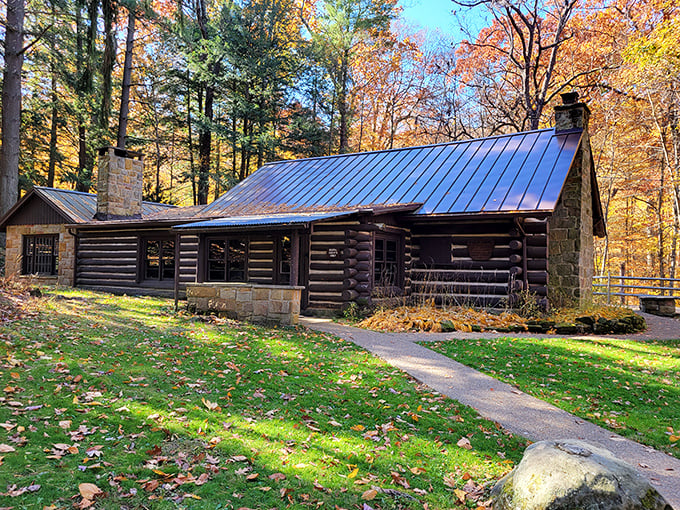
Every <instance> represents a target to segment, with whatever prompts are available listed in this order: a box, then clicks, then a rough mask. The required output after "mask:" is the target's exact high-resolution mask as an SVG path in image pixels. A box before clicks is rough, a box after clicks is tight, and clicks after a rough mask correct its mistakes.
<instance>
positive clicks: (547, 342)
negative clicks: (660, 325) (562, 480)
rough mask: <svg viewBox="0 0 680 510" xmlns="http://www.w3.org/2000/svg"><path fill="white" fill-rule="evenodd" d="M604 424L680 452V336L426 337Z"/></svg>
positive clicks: (495, 374)
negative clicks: (661, 339)
mask: <svg viewBox="0 0 680 510" xmlns="http://www.w3.org/2000/svg"><path fill="white" fill-rule="evenodd" d="M423 345H425V346H427V347H429V348H431V349H434V350H435V351H437V352H440V353H442V354H445V355H446V356H448V357H450V358H452V359H455V360H456V361H458V362H460V363H462V364H464V365H467V366H469V367H472V368H475V369H478V370H480V371H482V372H484V373H486V374H488V375H490V376H492V377H495V378H497V379H500V380H502V381H505V382H507V383H509V384H512V385H514V386H516V387H517V388H519V389H521V390H522V391H524V392H526V393H528V394H530V395H533V396H535V397H538V398H540V399H542V400H545V401H547V402H550V403H552V404H554V405H556V406H557V407H560V408H562V409H564V410H565V411H568V412H570V413H573V414H575V415H577V416H580V417H582V418H585V419H587V420H589V421H592V422H593V423H596V424H598V425H600V426H602V427H604V428H607V429H609V430H612V431H614V432H617V433H619V434H621V435H622V436H626V437H629V438H630V439H633V440H635V441H638V442H640V443H643V444H646V445H649V446H653V447H655V448H657V449H659V450H662V451H665V452H667V453H670V454H671V455H674V456H675V457H680V451H679V448H678V444H680V441H678V439H679V438H680V437H679V436H680V341H678V340H676V341H671V342H663V343H662V342H638V341H623V340H613V339H606V338H601V339H588V340H570V339H535V338H499V339H494V340H452V341H448V342H437V343H425V342H424V343H423Z"/></svg>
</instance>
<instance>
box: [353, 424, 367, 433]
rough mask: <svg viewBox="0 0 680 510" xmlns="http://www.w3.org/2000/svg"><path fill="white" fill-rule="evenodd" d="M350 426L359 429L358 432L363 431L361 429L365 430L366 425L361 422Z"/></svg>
mask: <svg viewBox="0 0 680 510" xmlns="http://www.w3.org/2000/svg"><path fill="white" fill-rule="evenodd" d="M350 428H351V429H352V430H355V431H357V432H361V431H362V430H364V429H365V428H366V427H364V426H363V425H361V424H357V425H353V426H351V427H350Z"/></svg>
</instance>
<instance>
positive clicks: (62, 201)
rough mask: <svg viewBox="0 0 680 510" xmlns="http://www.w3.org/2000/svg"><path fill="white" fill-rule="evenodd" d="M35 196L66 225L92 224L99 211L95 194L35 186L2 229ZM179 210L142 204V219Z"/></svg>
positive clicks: (2, 223)
mask: <svg viewBox="0 0 680 510" xmlns="http://www.w3.org/2000/svg"><path fill="white" fill-rule="evenodd" d="M34 196H37V197H40V198H42V199H43V200H45V201H46V202H47V204H49V206H50V207H51V208H53V209H54V210H55V211H56V212H58V213H59V214H60V215H61V216H62V217H63V219H64V223H73V224H79V223H88V222H91V221H93V218H94V215H95V212H96V211H97V195H95V194H93V193H83V192H80V191H73V190H66V189H57V188H46V187H43V186H34V187H33V188H32V189H31V190H30V191H29V192H28V193H26V195H24V196H23V197H22V198H21V200H19V201H18V202H17V203H16V204H15V205H14V207H12V209H10V210H9V211H8V212H7V214H6V215H5V216H4V217H3V218H2V219H0V228H4V226H5V224H6V223H7V221H8V220H9V219H10V218H11V217H12V216H13V215H14V214H15V213H16V212H17V211H18V210H19V208H21V207H22V206H23V204H25V203H27V201H28V200H29V199H30V198H31V197H34ZM177 209H178V208H177V207H175V206H173V205H169V204H158V203H155V202H142V218H147V217H151V216H154V217H155V216H157V215H159V214H161V213H162V212H169V211H175V210H177Z"/></svg>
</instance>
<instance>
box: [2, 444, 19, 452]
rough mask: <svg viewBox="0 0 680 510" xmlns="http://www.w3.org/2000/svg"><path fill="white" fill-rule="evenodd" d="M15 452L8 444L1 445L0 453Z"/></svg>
mask: <svg viewBox="0 0 680 510" xmlns="http://www.w3.org/2000/svg"><path fill="white" fill-rule="evenodd" d="M15 451H16V450H15V449H14V448H12V447H11V446H10V445H8V444H0V453H11V452H15Z"/></svg>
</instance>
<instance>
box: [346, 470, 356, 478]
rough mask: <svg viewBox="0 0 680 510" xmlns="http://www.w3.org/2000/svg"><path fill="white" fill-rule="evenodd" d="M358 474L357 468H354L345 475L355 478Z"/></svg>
mask: <svg viewBox="0 0 680 510" xmlns="http://www.w3.org/2000/svg"><path fill="white" fill-rule="evenodd" d="M358 474H359V468H354V469H353V470H352V471H351V472H350V474H348V475H347V478H355V477H356V476H357V475H358Z"/></svg>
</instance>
